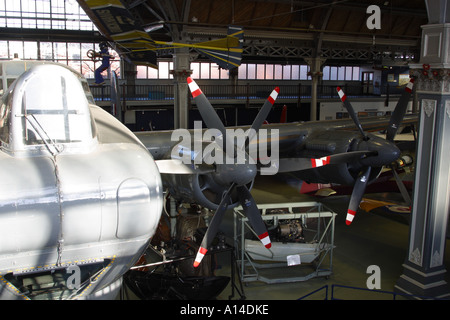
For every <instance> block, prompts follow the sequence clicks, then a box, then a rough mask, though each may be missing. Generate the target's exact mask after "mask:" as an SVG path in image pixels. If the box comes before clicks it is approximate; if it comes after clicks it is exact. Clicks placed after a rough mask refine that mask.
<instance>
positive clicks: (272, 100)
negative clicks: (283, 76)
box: [248, 87, 280, 141]
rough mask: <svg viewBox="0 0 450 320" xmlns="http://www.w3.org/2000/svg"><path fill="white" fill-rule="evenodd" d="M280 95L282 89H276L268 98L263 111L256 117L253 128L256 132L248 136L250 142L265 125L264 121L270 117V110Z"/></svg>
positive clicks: (251, 132)
mask: <svg viewBox="0 0 450 320" xmlns="http://www.w3.org/2000/svg"><path fill="white" fill-rule="evenodd" d="M279 93H280V88H279V87H276V88H275V89H274V90H273V91H272V93H271V94H270V96H269V97H268V98H267V100H266V101H265V102H264V105H263V106H262V108H261V110H259V113H258V115H257V116H256V118H255V120H253V123H252V126H251V128H252V129H253V130H254V131H253V130H252V131H250V135H249V136H248V141H251V140H252V138H253V137H254V135H255V134H256V132H257V131H258V130H259V129H260V128H261V126H262V125H263V123H264V120H266V118H267V116H268V115H269V112H270V109H272V106H273V104H274V103H275V100H277V97H278V94H279Z"/></svg>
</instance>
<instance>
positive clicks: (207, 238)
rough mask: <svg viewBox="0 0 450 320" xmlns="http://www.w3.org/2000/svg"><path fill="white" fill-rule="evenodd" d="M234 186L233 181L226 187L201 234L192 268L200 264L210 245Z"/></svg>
mask: <svg viewBox="0 0 450 320" xmlns="http://www.w3.org/2000/svg"><path fill="white" fill-rule="evenodd" d="M234 186H235V184H234V183H233V184H232V185H231V187H230V188H229V189H228V191H227V192H226V194H225V196H224V197H223V199H222V201H221V202H220V204H219V207H218V208H217V210H216V212H215V213H214V216H213V217H212V219H211V221H210V223H209V227H208V229H207V230H206V233H205V235H204V236H203V240H202V243H201V245H200V248H199V249H198V252H197V255H196V257H195V260H194V268H196V267H198V266H199V265H200V262H202V260H203V257H204V256H205V254H206V252H207V251H208V248H209V247H210V246H211V243H212V242H213V240H214V237H215V236H216V234H217V231H218V230H219V226H220V224H221V222H222V219H223V216H224V214H225V212H226V211H227V208H228V203H229V202H230V193H231V191H232V189H233V188H234Z"/></svg>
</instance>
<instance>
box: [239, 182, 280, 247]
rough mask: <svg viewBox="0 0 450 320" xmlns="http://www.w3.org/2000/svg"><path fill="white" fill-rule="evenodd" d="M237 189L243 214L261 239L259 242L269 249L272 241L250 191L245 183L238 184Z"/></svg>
mask: <svg viewBox="0 0 450 320" xmlns="http://www.w3.org/2000/svg"><path fill="white" fill-rule="evenodd" d="M237 191H238V194H239V200H240V202H241V205H242V209H243V210H244V212H245V215H246V216H247V218H248V220H249V222H250V225H251V226H252V228H253V230H254V231H255V232H256V234H257V235H258V238H259V240H260V241H261V243H262V244H263V245H264V246H265V247H266V248H267V249H269V248H270V247H271V246H272V243H271V241H270V237H269V233H268V232H267V228H266V225H265V224H264V221H263V219H262V218H261V214H260V213H259V209H258V207H257V206H256V203H255V200H254V199H253V197H252V195H251V193H250V191H249V190H248V188H247V187H246V186H245V185H243V186H238V187H237Z"/></svg>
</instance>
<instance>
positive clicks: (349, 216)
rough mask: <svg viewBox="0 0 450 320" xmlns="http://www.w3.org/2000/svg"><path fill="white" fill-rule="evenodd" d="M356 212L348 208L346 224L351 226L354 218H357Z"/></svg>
mask: <svg viewBox="0 0 450 320" xmlns="http://www.w3.org/2000/svg"><path fill="white" fill-rule="evenodd" d="M355 214H356V211H353V210H350V209H348V210H347V217H346V218H345V224H346V225H348V226H349V225H350V224H351V223H352V221H353V218H355Z"/></svg>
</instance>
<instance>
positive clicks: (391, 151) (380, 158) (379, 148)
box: [358, 136, 401, 167]
mask: <svg viewBox="0 0 450 320" xmlns="http://www.w3.org/2000/svg"><path fill="white" fill-rule="evenodd" d="M358 149H359V150H369V151H374V152H376V155H374V156H368V157H367V158H364V159H362V160H360V162H361V164H362V165H364V166H370V167H382V166H386V165H389V164H390V163H392V162H394V161H395V160H397V159H398V158H399V157H400V153H401V152H400V149H399V148H398V147H397V146H396V145H395V144H394V143H392V142H390V141H387V140H384V139H382V138H379V137H377V136H371V137H370V139H369V140H368V141H364V142H362V143H361V144H360V145H359V148H358Z"/></svg>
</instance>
